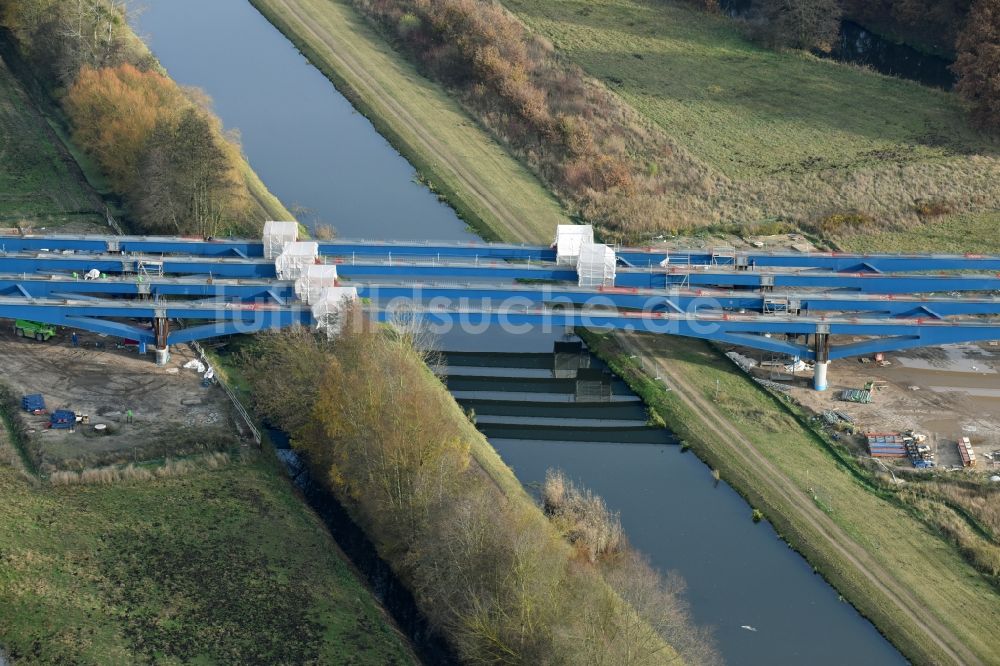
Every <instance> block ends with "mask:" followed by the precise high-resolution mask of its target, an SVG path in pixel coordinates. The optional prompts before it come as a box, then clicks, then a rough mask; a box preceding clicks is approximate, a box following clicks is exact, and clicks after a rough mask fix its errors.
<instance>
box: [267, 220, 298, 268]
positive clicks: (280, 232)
mask: <svg viewBox="0 0 1000 666" xmlns="http://www.w3.org/2000/svg"><path fill="white" fill-rule="evenodd" d="M298 239H299V223H298V222H295V221H292V222H275V221H274V220H271V221H269V222H265V223H264V258H265V259H271V260H272V261H273V260H274V259H277V258H278V255H280V254H281V253H282V252H283V251H284V249H285V245H287V244H288V243H294V242H295V241H297V240H298Z"/></svg>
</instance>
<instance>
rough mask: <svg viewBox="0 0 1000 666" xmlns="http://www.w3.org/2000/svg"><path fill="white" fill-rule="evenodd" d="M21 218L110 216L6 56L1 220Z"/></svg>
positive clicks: (1, 96) (39, 222)
mask: <svg viewBox="0 0 1000 666" xmlns="http://www.w3.org/2000/svg"><path fill="white" fill-rule="evenodd" d="M21 221H27V222H30V223H31V224H33V225H34V226H35V227H36V228H40V227H43V226H44V227H47V228H52V227H61V228H65V227H66V226H67V225H72V227H73V228H75V229H81V230H82V229H85V228H88V227H91V225H103V222H104V220H103V216H102V215H100V214H99V213H98V210H97V202H96V200H95V197H94V196H93V195H92V193H91V192H90V191H89V189H88V187H87V185H86V184H85V183H83V182H82V181H81V180H80V179H79V178H78V176H77V172H76V170H75V166H74V165H73V164H72V161H71V159H70V158H69V157H68V156H67V155H65V153H64V152H63V151H62V150H61V148H60V146H59V145H57V143H56V138H55V135H54V134H53V133H52V131H51V130H50V129H49V127H48V125H47V124H46V121H45V119H44V118H43V117H42V116H41V114H39V113H38V111H37V109H36V108H35V106H34V105H33V104H32V103H31V101H30V100H29V99H28V96H27V95H26V93H25V92H24V90H23V89H22V88H21V85H20V84H19V83H18V81H17V79H15V78H14V75H13V74H12V73H11V71H10V70H9V69H8V68H7V66H6V64H4V63H3V62H2V61H0V226H4V227H13V226H16V225H17V224H18V223H19V222H21ZM92 228H98V227H96V226H95V227H92Z"/></svg>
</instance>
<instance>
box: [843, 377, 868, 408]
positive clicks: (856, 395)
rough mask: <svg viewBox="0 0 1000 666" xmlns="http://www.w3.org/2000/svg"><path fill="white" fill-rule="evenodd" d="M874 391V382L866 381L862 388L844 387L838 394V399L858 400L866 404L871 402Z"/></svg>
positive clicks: (846, 400)
mask: <svg viewBox="0 0 1000 666" xmlns="http://www.w3.org/2000/svg"><path fill="white" fill-rule="evenodd" d="M874 392H875V382H867V383H866V384H865V387H864V388H863V389H845V390H844V391H843V392H842V393H841V394H840V399H841V400H843V401H845V402H859V403H861V404H865V405H867V404H869V403H871V401H872V394H873V393H874Z"/></svg>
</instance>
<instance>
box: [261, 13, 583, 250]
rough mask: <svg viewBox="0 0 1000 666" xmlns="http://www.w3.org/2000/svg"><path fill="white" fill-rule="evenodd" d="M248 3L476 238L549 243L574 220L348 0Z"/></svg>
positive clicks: (533, 178)
mask: <svg viewBox="0 0 1000 666" xmlns="http://www.w3.org/2000/svg"><path fill="white" fill-rule="evenodd" d="M251 2H252V4H253V5H254V6H255V7H256V8H257V9H258V10H259V11H260V12H261V13H262V14H264V15H265V16H266V17H267V18H268V20H269V21H271V22H272V23H273V24H274V25H275V26H277V27H278V29H280V30H281V31H282V32H283V33H284V34H285V35H286V36H287V37H288V38H289V39H290V40H291V41H292V42H293V43H294V44H295V45H296V46H297V47H298V48H299V49H300V50H301V51H302V52H303V53H304V54H305V55H306V57H308V58H309V60H310V62H312V63H313V64H314V65H315V66H316V67H317V68H319V69H320V70H321V71H322V72H323V73H324V74H325V75H326V76H327V77H328V78H329V79H330V80H331V81H332V82H333V83H334V85H335V86H336V87H337V89H338V90H339V91H340V92H341V93H342V94H343V95H344V96H345V97H347V98H348V99H349V100H350V101H351V103H352V104H353V105H354V106H355V108H357V109H358V110H359V111H361V112H362V113H363V114H365V116H367V117H368V118H369V119H370V120H371V121H372V123H373V124H374V125H375V127H376V129H378V131H379V132H380V133H381V134H382V135H383V136H385V137H386V138H387V139H388V140H389V141H390V142H391V143H392V145H393V146H395V147H396V149H397V150H399V151H400V152H401V153H402V154H403V155H404V156H405V157H406V158H407V159H408V160H409V161H410V163H411V164H413V165H414V167H415V168H416V169H417V171H418V172H419V173H420V174H421V175H422V176H423V177H424V178H425V180H426V181H427V182H428V183H429V184H430V186H431V187H432V188H433V189H434V190H435V191H437V192H438V193H440V194H441V195H443V196H444V197H445V199H446V200H447V201H448V202H449V203H450V204H451V205H452V206H454V208H455V209H456V211H457V212H458V213H459V215H460V216H461V217H462V218H463V219H464V220H465V221H466V222H467V223H468V224H469V225H470V226H472V227H473V228H475V229H476V231H477V232H478V233H479V234H480V235H482V236H483V237H485V238H488V239H502V240H511V241H536V242H548V241H549V240H551V238H552V236H553V234H554V233H555V225H556V224H567V223H569V221H570V220H569V219H568V218H567V217H566V215H565V214H564V212H563V211H562V210H561V208H560V206H559V204H558V203H557V202H556V200H555V198H554V197H552V195H550V194H549V193H548V192H547V191H546V190H545V189H544V188H543V187H542V185H541V183H539V182H538V180H537V179H536V178H535V177H534V176H533V175H532V174H531V173H530V172H529V171H528V170H527V169H526V168H524V167H523V166H522V165H521V164H519V163H518V162H517V161H516V160H515V159H513V158H512V157H511V156H510V155H509V154H508V153H507V152H506V150H505V149H504V148H503V147H502V146H501V145H499V144H498V143H497V142H496V141H494V140H493V139H491V138H490V137H489V135H488V134H487V133H486V132H484V131H483V130H482V129H480V128H479V127H478V126H477V125H476V122H475V121H474V120H473V119H472V118H470V117H469V116H468V115H467V114H466V113H465V112H464V111H463V110H462V108H461V107H460V106H459V105H458V104H457V103H456V102H455V101H454V100H452V99H451V98H450V97H449V96H448V95H447V93H446V92H445V91H444V90H443V89H442V88H441V87H440V86H438V85H436V84H434V83H432V82H430V81H428V80H427V79H425V78H423V77H421V76H420V74H419V73H417V71H416V69H415V68H414V67H413V66H412V65H411V64H409V63H408V62H406V61H405V60H404V59H402V58H399V57H398V55H397V54H396V53H395V52H394V51H393V50H392V48H391V47H390V46H389V45H388V44H386V43H385V41H384V40H383V39H382V38H381V37H380V36H379V35H378V34H377V33H376V32H375V31H374V30H373V29H372V28H371V27H370V26H369V25H368V24H367V23H366V22H365V20H364V18H362V17H361V16H359V15H358V14H357V12H355V10H354V9H353V8H352V7H351V6H350V3H349V2H346V1H345V0H333V1H327V0H299V1H296V2H288V1H287V0H251ZM429 128H433V131H429Z"/></svg>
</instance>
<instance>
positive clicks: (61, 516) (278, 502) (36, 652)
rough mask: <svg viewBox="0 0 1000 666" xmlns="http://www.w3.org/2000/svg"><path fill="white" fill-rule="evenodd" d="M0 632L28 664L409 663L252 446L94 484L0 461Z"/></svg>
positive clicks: (364, 593) (322, 535) (331, 547)
mask: <svg viewBox="0 0 1000 666" xmlns="http://www.w3.org/2000/svg"><path fill="white" fill-rule="evenodd" d="M8 457H9V454H8ZM5 459H6V458H5ZM0 647H3V648H5V649H6V650H7V652H8V654H9V656H11V657H12V658H13V660H14V663H25V664H27V663H32V664H67V663H74V664H125V663H157V664H177V663H199V664H210V663H242V664H249V663H259V664H265V663H266V664H278V663H286V664H291V663H295V664H310V663H311V664H359V665H360V664H373V665H375V664H379V665H381V664H410V663H416V660H415V659H414V658H413V656H412V654H411V653H410V652H409V649H408V648H407V647H406V645H405V641H404V639H402V638H401V637H400V636H399V635H398V634H397V633H396V632H395V631H394V630H393V629H392V627H391V624H390V622H389V621H388V620H387V619H386V618H385V617H384V616H383V614H382V611H381V609H380V607H379V606H378V605H377V603H376V602H375V600H374V599H373V597H372V595H371V594H370V593H369V591H368V590H367V589H366V588H364V587H363V586H362V584H361V583H360V582H359V581H358V579H357V578H356V575H355V573H354V571H353V569H351V568H350V566H349V564H347V562H346V561H345V560H344V558H343V556H342V555H341V554H340V552H339V550H338V549H337V547H336V545H335V544H334V543H333V541H332V539H331V538H330V537H329V535H328V533H327V532H326V530H325V527H324V526H323V525H322V523H321V522H320V521H319V519H318V518H317V517H316V516H315V515H314V514H312V512H311V511H310V510H309V509H308V508H307V507H306V506H305V504H304V503H303V502H302V500H300V499H299V498H298V497H296V496H295V494H294V493H293V492H292V490H291V487H290V485H289V484H288V482H287V481H286V480H285V479H284V478H282V476H281V472H280V471H279V469H278V467H277V463H276V462H269V461H268V460H266V459H264V458H263V457H262V456H261V455H260V454H257V455H256V456H251V457H250V459H248V460H247V461H244V462H240V461H233V462H231V463H229V464H228V465H227V466H225V467H222V468H220V469H215V470H207V469H203V470H199V471H194V472H191V473H189V474H186V475H184V476H179V477H175V478H165V479H157V480H155V481H149V482H122V483H120V484H117V485H94V486H66V487H53V486H49V485H48V484H45V483H30V482H29V479H28V478H27V477H26V476H25V475H23V474H21V473H19V472H18V471H16V470H15V469H14V468H13V467H11V466H9V465H7V464H0Z"/></svg>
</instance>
